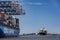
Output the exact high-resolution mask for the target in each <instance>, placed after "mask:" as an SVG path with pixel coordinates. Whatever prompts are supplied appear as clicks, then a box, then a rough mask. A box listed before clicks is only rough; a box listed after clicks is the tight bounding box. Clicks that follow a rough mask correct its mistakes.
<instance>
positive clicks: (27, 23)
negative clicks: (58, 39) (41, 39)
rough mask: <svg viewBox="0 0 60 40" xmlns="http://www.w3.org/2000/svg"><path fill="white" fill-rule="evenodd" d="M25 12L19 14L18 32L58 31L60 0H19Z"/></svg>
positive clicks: (59, 27)
mask: <svg viewBox="0 0 60 40" xmlns="http://www.w3.org/2000/svg"><path fill="white" fill-rule="evenodd" d="M19 2H20V3H21V5H22V8H23V9H24V10H25V12H26V14H25V15H22V16H20V17H19V18H20V30H21V31H20V33H21V34H23V33H37V32H38V31H39V30H40V29H41V28H43V27H45V28H46V29H47V30H48V33H60V32H59V30H60V0H20V1H19Z"/></svg>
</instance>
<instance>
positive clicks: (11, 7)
mask: <svg viewBox="0 0 60 40" xmlns="http://www.w3.org/2000/svg"><path fill="white" fill-rule="evenodd" d="M24 14H25V12H24V11H23V9H22V7H21V6H20V5H19V4H18V1H0V36H18V35H19V32H20V29H19V18H16V17H15V16H14V15H24Z"/></svg>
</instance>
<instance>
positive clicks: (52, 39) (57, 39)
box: [0, 35, 60, 40]
mask: <svg viewBox="0 0 60 40" xmlns="http://www.w3.org/2000/svg"><path fill="white" fill-rule="evenodd" d="M0 40H60V35H24V36H23V35H21V36H19V37H11V38H0Z"/></svg>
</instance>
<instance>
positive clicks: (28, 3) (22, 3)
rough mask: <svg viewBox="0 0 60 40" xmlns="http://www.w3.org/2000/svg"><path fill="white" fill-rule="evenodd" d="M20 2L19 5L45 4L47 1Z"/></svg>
mask: <svg viewBox="0 0 60 40" xmlns="http://www.w3.org/2000/svg"><path fill="white" fill-rule="evenodd" d="M20 4H21V5H37V6H40V5H47V3H41V2H21V3H20Z"/></svg>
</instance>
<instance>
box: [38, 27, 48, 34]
mask: <svg viewBox="0 0 60 40" xmlns="http://www.w3.org/2000/svg"><path fill="white" fill-rule="evenodd" d="M38 34H39V35H47V30H46V29H45V28H42V29H40V31H39V33H38Z"/></svg>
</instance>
